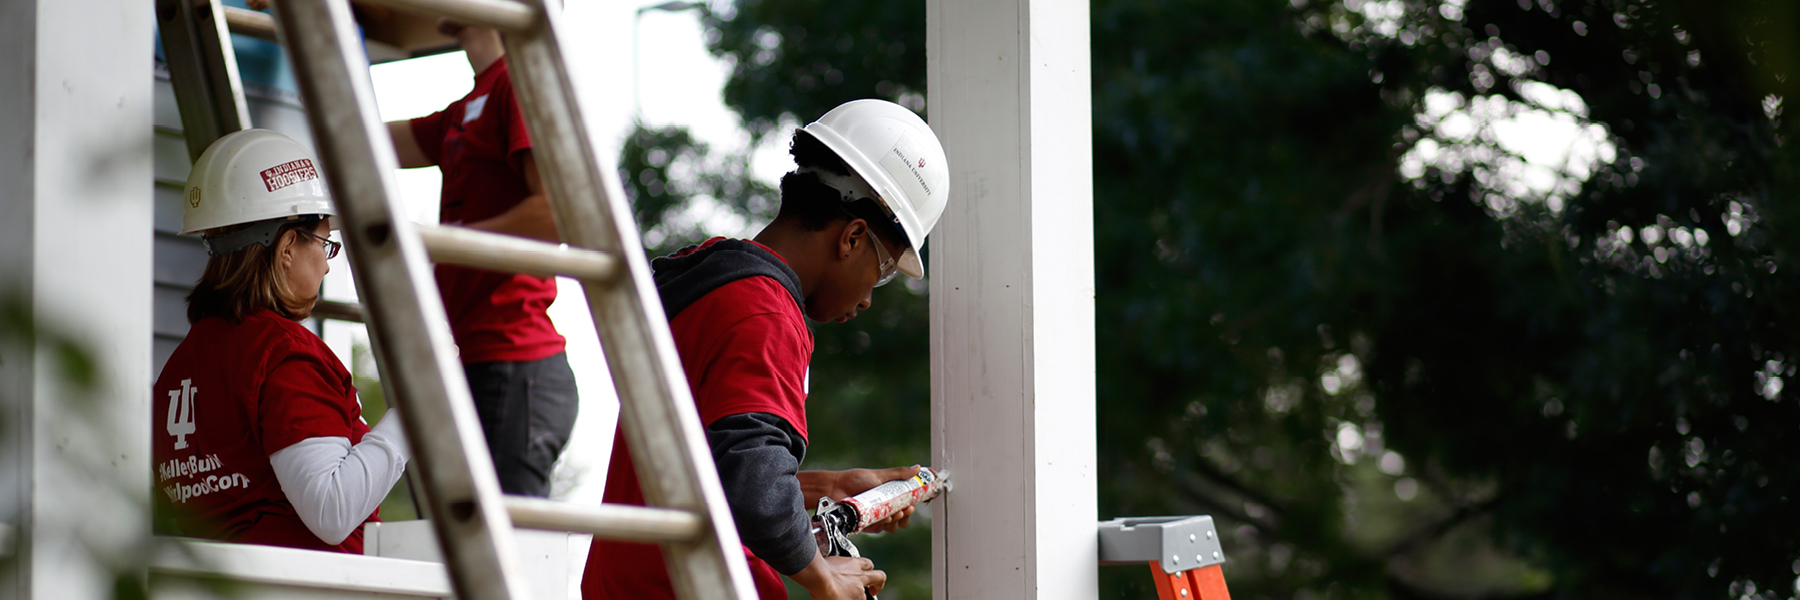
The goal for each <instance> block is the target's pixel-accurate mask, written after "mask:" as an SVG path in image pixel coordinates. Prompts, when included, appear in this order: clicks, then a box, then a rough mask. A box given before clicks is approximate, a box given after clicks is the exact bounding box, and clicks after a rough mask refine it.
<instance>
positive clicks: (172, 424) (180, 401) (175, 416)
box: [169, 379, 200, 450]
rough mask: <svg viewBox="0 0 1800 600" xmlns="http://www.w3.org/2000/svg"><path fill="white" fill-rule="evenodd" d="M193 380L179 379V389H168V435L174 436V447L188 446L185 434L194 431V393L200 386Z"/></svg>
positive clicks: (198, 390)
mask: <svg viewBox="0 0 1800 600" xmlns="http://www.w3.org/2000/svg"><path fill="white" fill-rule="evenodd" d="M193 383H194V380H192V379H183V380H181V389H179V390H169V435H172V436H175V449H176V450H180V449H183V448H186V447H188V442H187V436H189V435H192V434H193V433H194V394H198V393H200V388H196V387H194V386H193Z"/></svg>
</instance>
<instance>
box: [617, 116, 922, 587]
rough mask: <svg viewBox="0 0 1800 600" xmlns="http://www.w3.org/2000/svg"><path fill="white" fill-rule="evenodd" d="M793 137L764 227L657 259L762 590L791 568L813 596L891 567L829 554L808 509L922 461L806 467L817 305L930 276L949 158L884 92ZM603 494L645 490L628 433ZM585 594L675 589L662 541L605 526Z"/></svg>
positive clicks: (820, 308)
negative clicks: (926, 250) (928, 248)
mask: <svg viewBox="0 0 1800 600" xmlns="http://www.w3.org/2000/svg"><path fill="white" fill-rule="evenodd" d="M790 151H791V153H792V154H793V156H794V162H795V163H796V165H797V167H798V168H797V169H796V170H795V171H793V172H791V173H788V174H787V175H785V176H783V177H782V179H781V210H780V213H779V215H778V216H777V217H776V218H775V220H774V221H773V222H771V223H770V224H769V225H768V227H767V228H765V229H763V230H762V232H761V233H759V234H757V236H756V238H755V239H753V240H733V239H725V238H713V239H710V240H707V241H706V242H705V243H702V244H700V245H698V246H693V247H689V248H686V249H683V250H682V251H680V252H677V253H675V254H674V255H672V256H667V257H663V258H658V259H656V260H654V261H652V263H651V265H652V268H653V269H654V270H655V277H656V285H657V291H658V293H659V295H660V296H661V297H662V302H663V310H664V311H665V312H666V313H667V314H668V316H669V327H670V330H671V332H672V333H673V334H674V338H675V346H676V350H677V351H678V352H679V353H680V355H681V362H682V369H683V370H684V371H685V372H686V374H687V379H688V385H689V386H690V387H691V388H692V391H693V395H694V401H695V403H696V404H698V406H699V409H700V419H701V422H702V423H703V424H704V425H705V426H706V435H707V441H708V443H709V445H710V446H711V447H712V452H713V460H714V462H715V463H716V464H717V466H718V469H719V478H720V481H721V482H722V483H723V484H724V488H725V495H726V500H727V501H728V503H729V504H730V506H731V511H732V518H733V520H734V521H735V522H736V523H737V527H738V533H739V537H740V538H741V539H742V540H743V543H744V546H745V552H746V557H747V558H748V559H749V561H750V567H751V573H752V576H753V579H754V580H755V583H756V588H757V591H758V592H759V594H760V595H761V597H762V598H764V599H765V600H770V599H775V598H786V597H787V592H786V589H785V587H784V586H783V584H782V582H781V578H780V575H786V576H788V577H790V578H792V579H793V580H794V581H795V582H797V583H799V584H800V585H802V586H803V587H805V588H806V589H807V591H808V592H810V593H811V594H812V596H813V597H814V598H833V599H836V598H842V599H846V600H862V598H863V597H864V592H865V590H868V591H869V592H870V593H873V592H879V591H880V589H881V587H882V586H883V584H884V583H885V582H886V579H887V576H886V574H884V573H882V572H881V571H877V570H874V565H873V563H871V562H870V561H869V560H868V559H861V558H857V559H851V558H840V557H824V556H821V555H820V554H819V550H818V547H817V542H816V541H815V540H814V537H813V535H812V534H811V532H810V520H809V518H808V516H807V513H806V510H807V508H808V507H811V506H816V505H817V504H818V501H819V498H820V497H821V496H830V497H832V498H833V499H842V498H846V497H849V496H853V495H855V494H858V493H861V492H863V491H865V490H867V489H869V488H872V487H874V486H876V485H879V484H881V483H883V482H886V481H890V480H894V479H901V478H905V477H910V476H912V475H913V474H915V473H916V472H917V468H916V467H907V468H899V469H886V470H880V471H871V470H866V469H856V470H851V471H838V472H826V471H800V470H799V467H800V462H801V459H802V458H803V457H804V456H805V454H806V443H807V442H806V439H807V438H806V432H807V427H806V396H807V389H808V387H809V385H808V383H809V382H808V377H809V374H810V371H809V369H808V364H809V363H810V362H811V357H812V350H813V339H812V334H811V333H810V332H809V331H808V329H807V325H806V319H812V320H814V321H820V322H827V321H829V322H838V323H842V322H845V321H848V320H850V319H853V318H855V317H856V315H857V313H858V312H859V311H862V310H866V309H868V308H869V307H870V297H871V293H872V292H873V290H874V288H875V287H876V286H879V285H881V284H884V283H887V282H888V281H889V280H891V279H893V277H894V276H895V275H896V274H897V273H900V272H904V273H906V274H907V275H910V276H912V277H923V276H924V268H923V266H924V265H923V264H922V263H921V262H920V260H919V255H918V251H917V247H918V246H920V245H922V244H923V242H924V241H925V235H926V234H927V233H929V232H930V230H931V228H932V227H933V226H934V225H935V224H936V223H937V220H938V217H939V215H941V214H942V213H943V209H944V204H945V202H946V200H947V197H948V192H949V175H948V170H947V168H946V167H947V166H948V165H946V164H945V162H944V151H943V147H942V146H941V145H940V144H939V142H938V140H937V136H936V135H934V134H933V133H932V132H931V129H930V128H929V127H928V126H927V125H926V124H925V122H924V120H922V119H920V118H919V117H918V116H917V115H915V114H913V113H912V112H911V111H909V110H907V109H905V108H903V107H901V106H899V105H896V104H893V103H891V102H884V101H879V100H858V101H855V102H851V103H848V104H845V105H843V106H839V107H838V108H836V109H833V110H832V111H831V112H829V113H826V115H825V116H824V117H821V118H820V119H819V120H818V121H817V122H814V123H812V124H811V125H808V126H807V127H806V128H805V129H804V130H802V131H798V132H795V134H794V140H793V146H792V148H791V150H790ZM606 501H607V502H609V503H625V504H643V503H644V498H643V493H642V491H641V490H640V488H639V486H638V478H637V473H636V469H635V466H634V465H633V464H632V462H631V455H630V451H629V449H628V448H627V446H626V445H625V443H624V438H623V436H622V435H620V436H617V437H615V442H614V444H613V455H612V465H611V468H610V470H609V471H608V473H607V484H606ZM909 514H910V511H909V512H908V515H909ZM908 515H898V516H897V517H896V518H895V519H894V520H893V521H891V522H887V523H883V524H880V525H879V526H878V527H877V529H885V530H890V531H891V530H893V529H896V528H898V527H900V526H903V525H904V523H905V519H906V517H907V516H908ZM778 574H779V575H778ZM582 594H583V596H584V598H586V600H600V599H618V600H626V599H631V600H637V599H654V598H673V597H674V591H673V589H672V586H671V584H670V581H669V575H668V571H667V568H666V566H665V565H664V563H663V558H662V553H661V552H660V551H659V550H658V549H657V548H656V547H655V546H651V545H646V544H633V543H625V542H614V541H607V540H595V541H594V544H593V547H592V550H591V551H590V553H589V555H588V565H587V571H586V573H585V575H584V577H583V580H582Z"/></svg>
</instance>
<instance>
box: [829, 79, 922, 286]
mask: <svg viewBox="0 0 1800 600" xmlns="http://www.w3.org/2000/svg"><path fill="white" fill-rule="evenodd" d="M806 133H808V134H811V135H812V136H813V137H814V138H817V139H818V140H819V141H820V142H822V143H824V144H825V146H826V147H827V148H830V149H831V151H832V152H834V153H836V154H837V155H838V157H839V158H842V159H844V162H845V163H846V164H848V165H850V170H851V171H854V172H855V173H856V174H857V175H858V176H860V177H862V178H863V180H864V181H866V182H867V183H868V184H869V186H870V187H871V188H873V189H874V190H875V194H876V195H877V196H879V197H878V198H876V199H875V200H876V201H878V202H880V203H881V205H882V206H884V207H886V208H887V209H888V210H889V211H890V212H892V213H893V214H894V220H895V221H896V222H897V223H898V225H899V227H900V230H901V231H902V232H903V233H905V234H906V238H907V239H906V242H907V243H906V251H905V252H903V253H902V254H901V255H900V260H899V267H900V272H902V273H906V274H907V275H908V276H911V277H914V278H923V277H924V276H925V265H924V263H922V262H920V260H919V252H918V248H920V247H923V246H924V245H925V236H926V234H929V233H931V230H932V228H934V227H936V226H937V222H938V217H940V216H943V214H944V205H945V204H947V203H948V202H949V200H950V169H949V166H950V165H949V164H948V163H947V162H946V161H945V160H944V145H943V144H942V143H939V142H938V138H937V134H935V133H932V131H931V127H930V126H929V125H926V124H925V120H924V119H921V118H919V115H916V114H913V111H910V110H907V109H906V107H903V106H900V105H898V104H894V103H892V102H888V101H886V100H852V101H850V102H846V103H844V104H842V105H839V106H838V107H837V108H834V109H831V112H828V113H825V116H823V117H819V120H817V121H814V122H813V123H812V124H810V125H807V126H806Z"/></svg>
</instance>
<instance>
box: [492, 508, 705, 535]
mask: <svg viewBox="0 0 1800 600" xmlns="http://www.w3.org/2000/svg"><path fill="white" fill-rule="evenodd" d="M506 510H507V512H508V513H509V514H511V515H512V519H513V526H515V527H523V528H526V529H548V530H551V531H574V532H579V533H591V534H594V535H595V536H597V537H600V538H603V539H609V540H620V541H627V542H644V543H649V544H667V543H683V542H692V541H694V540H696V539H698V538H699V537H700V536H701V535H703V534H704V533H705V525H706V519H705V517H702V516H701V515H699V514H696V513H694V512H691V511H685V510H671V509H667V508H650V507H645V506H632V505H628V504H602V505H599V506H582V505H579V504H574V503H570V502H558V501H555V500H544V499H541V498H527V497H524V496H507V497H506Z"/></svg>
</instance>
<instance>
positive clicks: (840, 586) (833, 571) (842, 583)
mask: <svg viewBox="0 0 1800 600" xmlns="http://www.w3.org/2000/svg"><path fill="white" fill-rule="evenodd" d="M794 582H795V583H799V584H800V586H801V587H804V588H806V591H807V593H809V594H812V597H813V598H816V599H818V600H865V598H864V596H863V594H864V593H865V591H866V593H868V594H870V595H874V594H879V593H881V588H882V587H883V586H886V585H887V573H883V572H881V571H878V570H876V569H875V562H874V561H871V560H869V559H866V558H850V557H848V556H820V555H818V554H816V553H815V554H813V561H812V563H811V564H808V565H806V568H805V569H802V570H801V571H800V572H799V573H795V574H794Z"/></svg>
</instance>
